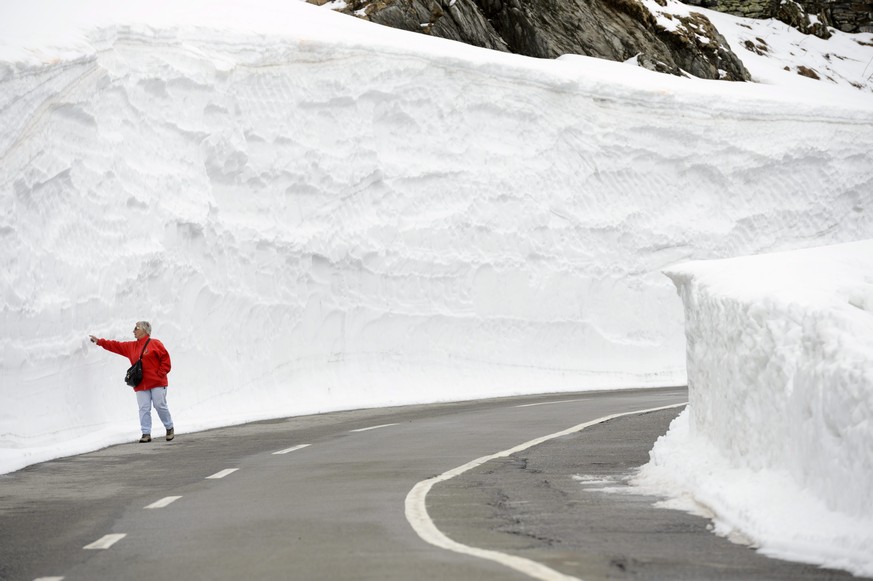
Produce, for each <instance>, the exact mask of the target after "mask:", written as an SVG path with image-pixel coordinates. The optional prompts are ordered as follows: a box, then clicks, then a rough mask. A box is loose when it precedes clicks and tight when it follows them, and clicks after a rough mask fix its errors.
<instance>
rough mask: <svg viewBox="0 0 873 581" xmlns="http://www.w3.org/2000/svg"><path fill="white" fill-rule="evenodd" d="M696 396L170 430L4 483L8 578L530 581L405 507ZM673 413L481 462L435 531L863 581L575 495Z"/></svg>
mask: <svg viewBox="0 0 873 581" xmlns="http://www.w3.org/2000/svg"><path fill="white" fill-rule="evenodd" d="M685 397H686V392H685V390H684V389H663V390H633V391H620V392H595V393H592V392H588V393H580V394H557V395H549V396H526V397H519V398H506V399H496V400H486V401H477V402H465V403H454V404H439V405H432V406H413V407H404V408H391V409H380V410H360V411H352V412H342V413H331V414H323V415H317V416H307V417H299V418H289V419H284V420H278V421H271V422H260V423H254V424H248V425H245V426H238V427H233V428H225V429H221V430H212V431H209V432H202V433H195V434H186V433H185V432H184V427H183V426H177V429H178V435H177V437H176V439H175V440H174V441H173V442H165V441H163V440H155V441H154V442H152V443H151V444H134V443H131V444H126V445H121V446H114V447H111V448H107V449H104V450H101V451H98V452H94V453H91V454H84V455H81V456H76V457H72V458H65V459H60V460H56V461H52V462H46V463H43V464H39V465H36V466H31V467H29V468H27V469H25V470H21V471H19V472H16V473H13V474H9V475H5V476H0V579H3V580H19V579H20V580H27V581H30V580H33V579H41V578H63V579H64V580H66V581H73V580H91V581H94V580H97V581H99V580H139V579H143V580H145V579H164V578H170V579H184V580H197V579H204V580H207V579H208V580H222V579H234V580H236V579H240V578H243V579H330V580H342V579H404V580H405V579H434V580H442V579H446V580H449V579H451V580H497V579H501V580H502V579H510V580H511V579H530V578H531V577H530V576H528V575H526V574H524V573H521V572H519V571H518V570H516V569H512V568H510V567H508V566H506V565H505V564H502V563H501V562H500V560H499V559H498V560H496V561H495V560H489V559H483V558H480V557H477V556H473V555H470V554H463V553H459V552H453V551H448V550H445V549H443V548H439V547H437V546H434V545H432V544H429V543H428V542H425V540H423V539H422V538H421V537H420V536H419V535H418V534H416V532H415V530H414V529H413V526H412V525H411V524H410V521H409V520H407V513H406V510H405V501H406V498H407V495H409V493H410V491H411V490H412V489H413V488H414V487H415V486H416V485H417V484H418V483H420V482H421V481H424V480H427V479H429V478H432V477H434V476H437V475H440V474H442V473H444V472H446V471H449V470H452V469H455V468H457V467H458V466H461V465H463V464H465V463H467V462H469V461H471V460H473V459H476V458H480V457H483V456H487V455H491V454H495V453H498V452H500V451H503V450H507V449H509V448H512V447H514V446H517V445H518V444H521V443H523V442H528V441H530V440H533V439H535V438H539V437H542V436H546V435H548V434H553V433H556V432H558V431H561V430H564V429H566V428H570V427H572V426H576V425H579V424H581V423H583V422H587V421H590V420H594V419H596V418H600V417H603V416H607V415H610V414H616V413H623V412H630V411H635V410H643V409H651V408H656V407H661V406H667V405H672V404H677V403H680V402H682V401H684V399H685ZM531 404H534V405H531ZM678 411H679V410H678V408H677V409H671V410H667V411H664V412H656V413H651V414H646V415H632V416H624V417H621V418H617V419H614V420H612V421H610V422H607V423H605V424H598V425H595V426H591V427H589V428H586V429H585V430H583V431H581V432H578V433H573V434H568V435H565V436H562V437H559V438H554V439H551V440H548V441H547V442H544V443H542V444H539V445H537V446H533V447H531V448H528V449H526V450H524V451H520V452H518V453H516V454H513V455H511V456H508V457H506V458H498V459H494V460H491V461H489V462H486V463H484V464H482V465H481V466H478V467H476V468H474V469H472V470H469V471H467V472H464V473H463V474H460V475H458V476H457V477H454V478H451V479H448V480H446V481H444V482H440V483H437V484H435V485H434V486H433V488H432V489H431V491H430V492H429V494H428V496H427V498H426V503H427V513H428V514H429V516H430V517H431V518H432V521H431V522H432V524H434V525H435V526H436V528H437V529H439V530H440V531H442V532H443V533H445V534H447V535H448V536H449V537H450V538H451V539H454V540H455V541H457V542H459V543H463V545H464V546H468V547H474V548H477V549H488V550H491V551H493V552H494V553H495V554H499V555H508V556H509V557H510V558H516V557H518V558H521V559H522V560H527V561H529V562H531V563H541V564H543V565H545V566H546V567H548V571H553V572H554V573H555V575H556V577H553V578H555V579H558V578H561V576H564V577H563V578H578V579H613V578H616V579H632V578H633V579H636V578H640V579H830V578H843V577H845V578H849V577H850V576H849V575H847V574H842V573H839V572H832V571H824V570H820V569H817V568H815V567H811V566H806V565H799V564H794V563H785V562H782V561H776V560H773V559H767V558H765V557H762V556H760V555H758V554H757V553H755V552H754V551H752V550H751V549H748V548H746V547H742V546H738V545H735V544H732V543H730V542H729V541H727V540H725V539H721V538H719V537H716V536H714V535H712V534H711V533H710V532H709V531H708V530H707V527H706V521H705V520H704V519H701V518H698V517H693V516H691V515H685V514H683V513H678V512H675V511H667V510H663V509H654V508H652V507H651V503H652V502H653V501H654V500H656V499H652V498H649V497H640V496H638V495H633V494H606V493H604V492H603V491H601V490H597V489H596V487H592V486H590V485H586V484H583V483H581V482H580V481H579V480H578V479H574V478H573V477H574V476H577V475H582V476H586V477H590V476H592V475H594V476H597V477H604V478H608V479H611V480H610V482H614V483H618V484H617V485H622V484H621V482H622V480H621V479H622V477H623V475H626V474H627V473H629V471H630V470H632V468H633V467H635V466H638V465H639V464H642V463H643V462H645V461H646V459H647V452H648V450H649V449H650V448H651V445H652V443H653V442H654V440H655V439H656V438H657V437H658V436H659V435H660V434H662V433H663V432H664V431H666V427H667V425H668V423H669V421H670V420H671V419H672V417H674V416H675V415H676V414H677V413H678ZM601 479H603V478H601ZM589 481H590V478H589ZM86 547H87V548H86ZM550 578H551V577H550Z"/></svg>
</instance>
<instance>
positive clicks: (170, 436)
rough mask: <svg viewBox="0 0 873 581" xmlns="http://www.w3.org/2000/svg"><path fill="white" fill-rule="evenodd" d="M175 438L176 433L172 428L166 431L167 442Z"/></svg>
mask: <svg viewBox="0 0 873 581" xmlns="http://www.w3.org/2000/svg"><path fill="white" fill-rule="evenodd" d="M175 437H176V432H174V431H173V428H170V429H169V430H167V441H168V442H169V441H170V440H172V439H173V438H175Z"/></svg>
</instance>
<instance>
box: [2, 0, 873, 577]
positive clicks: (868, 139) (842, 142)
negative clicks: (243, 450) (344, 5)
mask: <svg viewBox="0 0 873 581" xmlns="http://www.w3.org/2000/svg"><path fill="white" fill-rule="evenodd" d="M68 4H69V3H63V2H59V1H49V0H42V1H33V2H27V3H16V4H14V5H11V4H10V5H7V6H4V7H3V8H2V9H0V11H2V18H0V208H2V212H0V241H2V244H0V267H2V268H0V281H2V282H0V372H2V384H0V472H8V471H11V470H16V469H18V468H21V467H23V466H25V465H27V464H31V463H34V462H39V461H42V460H46V459H49V458H54V457H57V456H61V455H66V454H73V453H77V452H82V451H85V450H90V449H95V448H98V447H101V446H105V445H108V444H112V443H117V442H122V441H128V440H131V439H132V437H133V436H134V435H135V434H136V430H137V426H136V410H135V405H134V398H133V396H132V394H131V393H130V391H129V389H128V388H127V387H125V386H124V385H123V383H122V380H121V378H122V376H123V374H124V370H125V369H126V367H127V366H128V363H127V362H126V361H125V360H124V359H122V358H120V357H118V356H115V355H112V354H110V353H108V352H106V351H103V350H101V349H99V348H96V347H94V346H93V345H91V344H90V343H89V342H88V340H87V336H88V335H89V334H91V333H93V334H95V335H98V336H102V337H106V338H111V339H132V335H131V330H132V328H133V323H134V322H135V321H136V320H140V319H145V320H149V321H151V323H152V325H153V328H154V336H155V337H157V338H159V339H161V340H162V341H163V342H164V344H165V345H166V346H167V347H168V349H169V351H170V353H171V355H172V357H173V371H172V372H171V374H170V390H169V402H170V407H171V410H172V411H173V414H174V419H175V421H176V425H177V429H178V430H179V432H180V433H181V434H184V432H186V431H191V430H195V429H203V428H207V427H214V426H220V425H228V424H232V423H240V422H245V421H251V420H256V419H266V418H273V417H281V416H288V415H297V414H306V413H315V412H323V411H330V410H338V409H350V408H357V407H371V406H387V405H398V404H409V403H422V402H433V401H446V400H458V399H470V398H480V397H490V396H501V395H510V394H518V393H531V392H548V391H561V390H581V389H602V388H617V387H639V386H658V385H675V384H681V383H684V382H685V380H686V371H685V369H686V366H685V329H684V322H683V314H682V304H681V302H680V301H679V300H678V299H677V298H676V293H675V289H674V287H673V286H672V285H671V283H670V280H669V279H667V278H666V277H664V276H663V274H662V273H661V271H662V270H664V269H668V268H670V267H673V266H674V265H676V264H678V263H682V262H685V261H688V260H708V259H718V258H727V257H733V256H740V255H753V254H759V253H762V252H769V251H780V250H790V249H799V248H807V247H812V246H821V245H827V244H835V243H846V242H854V241H859V240H863V239H867V238H873V215H871V212H870V208H871V203H873V98H871V91H870V77H871V76H873V70H871V71H869V74H870V76H867V71H866V70H865V67H864V63H869V61H870V60H871V59H873V35H869V34H868V35H842V34H838V35H835V37H834V39H832V41H833V42H831V41H827V42H828V43H830V44H827V45H826V46H825V47H824V48H822V47H821V46H820V43H819V42H818V39H812V40H809V41H807V39H806V37H803V38H798V37H797V36H796V33H791V32H787V31H786V32H785V34H784V36H783V35H781V33H782V32H783V28H784V27H780V26H777V25H773V24H772V23H757V22H754V21H745V20H742V19H731V18H730V17H725V16H723V15H718V16H713V15H712V13H707V14H708V15H710V17H711V18H713V21H714V22H717V23H718V25H719V26H720V27H721V26H724V30H723V34H725V35H726V36H727V37H728V39H729V40H730V41H731V42H738V43H739V42H740V41H741V40H742V39H741V36H742V35H755V36H756V37H757V36H761V35H765V36H766V37H767V41H768V46H769V47H770V51H769V53H767V54H766V55H762V54H758V52H753V51H746V52H741V51H740V50H739V49H737V52H738V54H740V56H741V58H743V59H744V62H746V64H747V67H748V68H749V70H750V71H752V73H753V75H754V76H755V78H756V80H757V81H761V82H760V83H742V84H738V83H726V82H709V81H701V80H697V79H681V78H676V77H670V76H666V75H659V74H656V73H651V72H649V71H646V70H643V69H640V68H637V67H634V66H631V65H629V64H621V63H612V62H606V61H600V60H596V59H590V58H585V57H579V56H569V55H568V56H565V57H562V58H560V59H557V60H554V61H547V60H539V59H529V58H524V57H519V56H516V55H508V54H501V53H496V52H491V51H487V50H482V49H477V48H473V47H469V46H465V45H462V44H459V43H453V42H450V41H444V40H440V39H435V38H431V37H428V36H425V35H417V34H411V33H406V32H401V31H396V30H392V29H389V28H385V27H380V26H377V25H372V24H369V23H366V22H363V21H359V20H356V19H354V18H351V17H347V16H343V15H339V14H335V13H333V12H331V11H330V10H328V9H323V8H316V7H314V6H310V5H307V4H303V3H300V2H285V1H268V0H257V1H253V2H248V3H245V4H243V3H231V2H208V3H207V2H202V1H197V0H191V1H188V2H184V3H170V2H148V3H145V2H121V3H119V2H108V1H105V0H92V1H90V2H78V3H76V4H75V6H69V5H68ZM663 9H664V10H667V9H671V10H684V9H687V8H685V7H682V6H681V5H678V4H676V3H668V5H667V6H666V7H664V8H663ZM765 26H770V27H771V28H770V29H768V30H766V31H765V30H764V29H763V28H762V27H765ZM801 36H802V35H801ZM822 42H824V41H822ZM804 43H806V44H805V46H807V47H813V48H814V50H816V51H825V50H827V51H829V52H828V54H829V55H830V56H829V57H828V58H827V59H824V60H825V61H827V62H826V63H824V64H822V67H821V68H822V69H823V68H824V67H825V66H830V67H832V69H831V72H832V74H830V75H828V77H829V78H831V79H832V81H833V82H831V81H813V80H811V79H807V78H805V77H799V76H798V75H797V74H796V73H795V72H792V70H791V66H789V67H788V68H789V70H788V71H785V70H784V68H785V66H783V64H784V63H785V62H786V61H788V60H790V59H792V58H795V56H796V54H795V52H796V53H797V54H800V50H799V49H797V50H796V51H795V49H796V47H798V46H801V45H804ZM804 50H805V51H807V53H808V52H809V50H808V48H805V49H804ZM759 52H760V51H759ZM797 58H799V57H797ZM747 59H748V60H747ZM786 66H787V65H786ZM715 264H720V263H715ZM867 266H869V265H867ZM671 272H675V273H679V272H682V271H681V269H676V270H675V271H671ZM868 273H869V270H868ZM675 276H678V275H674V277H675ZM692 279H693V277H692ZM677 280H678V279H677ZM689 280H691V279H689ZM868 282H869V279H868ZM689 284H690V283H689ZM689 296H690V295H689ZM863 296H866V295H863ZM863 300H867V299H863ZM753 302H754V299H753ZM756 304H757V303H756ZM864 304H866V303H864ZM756 308H760V309H763V312H764V313H765V314H766V313H767V312H768V307H767V306H766V304H764V305H763V306H759V307H756ZM858 308H860V307H858ZM865 308H866V307H865ZM777 315H778V316H779V317H781V316H782V314H781V313H777ZM706 316H707V317H711V316H712V314H711V313H709V314H707V315H706ZM763 318H764V319H766V316H764V317H763ZM712 324H713V325H715V323H712ZM762 324H763V323H762ZM774 325H775V326H774ZM774 325H770V326H769V327H768V326H767V325H766V324H764V326H765V327H767V328H768V329H769V328H771V327H772V329H773V330H772V331H771V335H768V337H769V338H770V339H771V340H772V342H773V348H774V349H778V348H779V345H782V344H783V338H782V337H781V336H780V334H779V328H778V324H777V323H774ZM785 328H786V329H789V326H787V325H786V326H785ZM693 329H694V327H693V326H692V327H690V329H689V333H690V336H691V337H694V331H693ZM691 343H692V344H694V341H693V340H692V342H691ZM721 347H724V348H727V349H730V348H731V347H730V345H729V343H725V344H724V345H722V346H721ZM721 347H719V346H718V345H714V346H713V347H712V349H717V348H721ZM748 352H749V353H751V352H752V351H751V350H748ZM710 353H711V352H710ZM707 357H708V358H709V359H707ZM707 357H704V358H703V359H701V361H703V362H704V364H705V362H706V361H711V360H712V359H713V356H712V355H711V354H710V355H707ZM851 357H854V355H846V356H845V359H846V360H848V359H849V358H851ZM830 360H833V361H835V362H836V363H834V364H833V365H835V366H837V367H840V366H841V365H842V362H843V361H844V357H843V355H842V352H841V351H839V350H838V351H836V352H834V357H833V358H831V359H829V361H830ZM689 362H690V363H691V367H689V373H691V374H692V375H691V377H692V378H695V377H696V378H702V379H695V380H694V381H696V382H697V383H695V386H694V388H693V393H697V392H698V391H699V390H705V389H706V386H705V385H702V384H701V383H700V382H703V383H706V382H707V381H709V379H708V378H709V377H710V375H707V373H706V371H705V369H704V370H703V371H700V370H698V371H694V369H695V368H694V365H695V360H694V358H693V357H692V358H691V359H690V360H689ZM696 373H700V375H694V374H696ZM774 374H775V375H776V376H779V373H776V372H774ZM827 377H830V376H827ZM820 379H821V380H822V381H825V380H826V379H827V378H826V377H824V376H822V377H821V378H820ZM822 385H824V384H822ZM866 385H867V388H868V389H869V383H868V384H866ZM748 389H751V387H749V388H748ZM769 389H771V390H778V389H782V388H781V387H778V386H775V387H773V386H771V388H769ZM821 389H822V390H823V392H824V393H829V390H828V389H827V388H825V387H821ZM859 389H860V388H859ZM722 393H723V390H722ZM773 393H776V391H774V392H773ZM695 397H697V396H695ZM859 397H863V394H862V395H861V396H859ZM866 397H868V398H869V392H868V395H867V396H866ZM771 400H772V398H771V399H766V400H765V399H763V397H762V398H761V399H760V400H758V399H756V400H754V401H760V402H761V406H764V407H762V408H761V409H759V410H758V411H757V413H756V415H755V417H754V418H750V420H749V421H752V419H754V420H755V421H760V422H764V423H765V424H766V423H767V421H768V419H770V418H771V416H772V413H771V410H770V409H769V408H767V407H766V406H767V405H770V402H771ZM695 401H701V400H695ZM867 401H869V399H868V400H867ZM724 403H725V405H732V404H730V402H729V399H728V400H726V401H725V402H724ZM699 405H702V404H699ZM749 405H751V403H750V404H749ZM810 405H814V406H820V405H824V404H821V402H816V403H814V404H812V403H811V404H810ZM694 409H695V404H694V402H692V411H691V412H689V415H690V416H692V417H694V416H693V410H694ZM780 409H781V408H780ZM815 409H816V410H817V411H814V412H812V413H814V414H816V413H818V414H821V413H825V412H823V411H822V410H823V409H824V408H823V407H815ZM859 410H860V411H859ZM773 413H775V411H774V412H773ZM827 413H831V412H827ZM842 413H846V414H859V413H860V414H868V415H867V416H863V417H860V418H856V417H854V415H853V416H852V420H851V422H850V424H851V425H862V424H863V422H864V421H867V422H868V424H867V425H869V422H870V421H871V420H870V419H869V414H870V407H869V405H868V406H867V407H866V408H863V409H862V408H856V409H852V410H842ZM684 421H685V422H687V421H688V420H687V419H686V420H684ZM773 421H774V422H783V421H785V420H784V418H774V419H773ZM715 427H716V426H713V428H714V429H715ZM680 428H681V426H678V427H677V428H676V430H674V431H671V438H673V440H675V439H676V438H679V437H680V436H677V435H675V434H674V432H679V431H680ZM760 430H761V431H762V432H765V430H766V428H765V427H762V428H760ZM687 431H688V432H689V433H690V434H692V435H691V436H688V437H693V434H694V433H695V432H694V429H692V428H691V426H689V429H688V430H687ZM865 433H866V436H865V437H867V438H869V431H868V432H865ZM861 436H862V437H863V434H861ZM812 437H813V436H809V438H812ZM699 441H701V442H702V441H703V440H702V439H701V440H699ZM867 442H868V444H869V443H870V442H869V439H868V440H867ZM711 443H712V445H713V446H724V443H723V442H722V443H719V442H718V441H715V442H711ZM701 445H702V444H701ZM802 445H803V446H807V445H809V446H811V445H812V442H811V441H809V439H807V440H804V441H803V444H802ZM834 446H837V444H834ZM870 447H871V446H869V445H868V449H869V448H870ZM855 449H856V448H846V449H845V450H844V451H843V452H844V455H843V456H842V457H843V458H845V462H848V463H849V464H852V463H853V462H854V461H855V459H854V457H853V456H852V454H853V450H855ZM656 450H657V449H656ZM719 450H720V454H723V455H724V456H725V462H726V463H727V464H726V466H729V465H730V463H731V462H736V458H735V457H732V456H731V454H730V453H729V451H730V450H733V449H732V448H720V449H719ZM735 453H736V454H740V455H741V454H748V455H749V457H748V458H747V459H745V460H744V462H747V463H748V464H749V466H752V467H757V468H760V467H761V464H760V462H762V461H763V462H767V461H768V459H767V458H768V457H767V456H766V454H767V453H768V452H767V451H766V450H763V451H762V449H761V448H737V449H736V450H735ZM810 453H812V452H810ZM816 453H818V452H816ZM678 457H679V455H678V454H677V458H678ZM857 463H858V465H859V466H865V468H864V470H869V469H870V468H869V466H870V465H869V463H867V464H864V463H863V462H861V461H860V460H858V462H857ZM795 468H796V469H797V470H801V471H802V468H801V467H795ZM726 469H727V468H726ZM674 472H677V473H681V470H679V469H675V470H674ZM870 476H873V475H871V474H869V473H866V476H865V478H867V479H868V481H869V477H870ZM786 477H787V478H796V477H797V475H796V474H795V475H794V476H786ZM798 482H799V484H798V486H799V487H800V488H799V490H801V492H802V491H804V490H807V489H809V490H815V491H817V492H815V493H814V494H819V492H820V491H818V489H816V488H814V487H813V485H812V484H809V483H808V482H807V481H805V480H802V479H801V480H798ZM819 484H820V485H821V486H822V487H826V486H829V484H827V483H825V482H821V483H819ZM677 486H678V485H677ZM853 490H854V489H853ZM811 494H813V493H811ZM799 498H800V497H799ZM814 498H819V499H826V498H827V496H826V495H824V494H823V493H822V494H819V495H818V496H815V497H814ZM804 499H806V497H802V498H801V500H800V501H798V502H805V500H804ZM823 502H827V501H826V500H824V501H823ZM855 502H857V503H859V504H858V506H861V505H863V503H867V504H866V507H867V512H865V513H863V514H866V515H868V516H869V514H870V512H869V503H870V499H869V496H866V497H856V500H855ZM710 506H712V505H711V504H710ZM804 506H806V505H804ZM831 508H833V510H837V509H839V510H842V507H836V508H834V507H829V510H830V509H831ZM859 510H860V509H859ZM862 512H863V511H862ZM725 514H729V512H726V513H725ZM853 522H854V521H853ZM864 522H869V521H864ZM858 526H862V527H863V526H864V525H863V522H861V524H860V525H858ZM765 537H766V535H765V534H763V533H762V535H759V536H758V537H756V542H758V543H759V544H761V545H762V546H764V545H765V542H764V540H762V539H763V538H765ZM834 538H835V537H834ZM853 538H855V537H853ZM858 538H860V537H858ZM816 543H818V541H816ZM856 562H857V561H852V563H856ZM853 566H854V565H853Z"/></svg>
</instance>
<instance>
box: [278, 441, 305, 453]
mask: <svg viewBox="0 0 873 581" xmlns="http://www.w3.org/2000/svg"><path fill="white" fill-rule="evenodd" d="M307 446H309V444H300V445H299V446H291V447H290V448H285V449H284V450H279V451H278V452H273V455H276V454H287V453H288V452H293V451H295V450H300V449H302V448H305V447H307Z"/></svg>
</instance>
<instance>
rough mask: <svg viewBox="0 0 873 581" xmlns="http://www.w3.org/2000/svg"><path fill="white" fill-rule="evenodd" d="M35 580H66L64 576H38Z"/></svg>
mask: <svg viewBox="0 0 873 581" xmlns="http://www.w3.org/2000/svg"><path fill="white" fill-rule="evenodd" d="M33 581H64V578H63V577H37V578H36V579H34V580H33Z"/></svg>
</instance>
